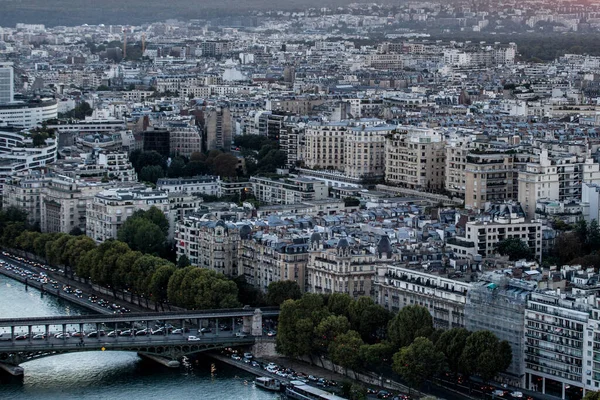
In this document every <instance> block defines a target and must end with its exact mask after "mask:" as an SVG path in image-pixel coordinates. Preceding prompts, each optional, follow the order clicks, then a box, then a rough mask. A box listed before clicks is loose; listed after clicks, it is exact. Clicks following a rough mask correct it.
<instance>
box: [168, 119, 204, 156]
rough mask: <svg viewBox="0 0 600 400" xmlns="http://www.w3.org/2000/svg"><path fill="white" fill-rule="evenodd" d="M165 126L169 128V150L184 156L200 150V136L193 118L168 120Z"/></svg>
mask: <svg viewBox="0 0 600 400" xmlns="http://www.w3.org/2000/svg"><path fill="white" fill-rule="evenodd" d="M166 126H167V129H168V130H169V140H170V141H171V143H170V148H171V152H173V153H175V154H177V155H180V156H184V157H190V156H191V155H192V153H201V152H202V136H201V135H200V131H199V130H198V127H196V126H195V125H194V120H193V119H189V120H188V121H185V120H180V121H168V123H167V124H166Z"/></svg>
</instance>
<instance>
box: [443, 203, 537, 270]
mask: <svg viewBox="0 0 600 400" xmlns="http://www.w3.org/2000/svg"><path fill="white" fill-rule="evenodd" d="M509 238H518V239H521V240H522V241H523V242H525V244H527V246H529V248H530V249H531V250H532V251H533V252H534V254H535V257H536V258H537V259H538V260H539V259H540V257H541V255H542V223H541V222H540V221H530V220H527V219H526V216H525V213H524V212H523V209H522V208H521V206H520V205H519V204H518V203H502V204H492V205H491V206H490V207H489V208H488V209H487V211H486V212H485V214H481V215H480V216H478V218H477V219H476V220H474V221H469V222H467V223H466V226H465V236H464V237H459V236H457V237H453V238H450V239H448V241H447V244H448V247H449V249H451V250H452V251H453V252H455V253H456V254H458V255H461V256H471V257H476V256H477V255H480V256H482V257H490V256H492V255H494V254H495V253H496V248H497V246H498V244H499V243H500V242H501V241H503V240H505V239H509Z"/></svg>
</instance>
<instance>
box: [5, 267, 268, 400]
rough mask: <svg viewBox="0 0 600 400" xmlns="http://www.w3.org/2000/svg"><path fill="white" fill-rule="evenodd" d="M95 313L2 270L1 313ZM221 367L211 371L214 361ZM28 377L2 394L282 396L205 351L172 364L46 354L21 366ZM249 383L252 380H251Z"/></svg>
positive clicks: (256, 399) (122, 356)
mask: <svg viewBox="0 0 600 400" xmlns="http://www.w3.org/2000/svg"><path fill="white" fill-rule="evenodd" d="M81 314H89V312H88V311H87V310H85V309H83V308H80V307H78V306H75V305H73V304H70V303H67V302H65V301H64V300H62V299H57V298H55V297H53V296H50V295H47V294H46V295H42V294H41V293H40V292H39V291H38V290H36V289H33V288H31V287H30V288H28V289H27V290H26V288H25V286H24V285H23V284H21V283H19V282H17V281H14V280H12V279H9V278H6V277H4V276H2V275H0V318H16V317H43V316H52V315H81ZM213 363H214V364H215V367H216V372H215V373H214V374H211V364H213ZM21 366H22V367H23V368H24V369H25V376H24V378H23V380H22V382H15V381H14V380H13V381H12V382H10V383H6V382H5V383H2V384H0V399H1V400H9V399H19V400H21V399H44V400H53V399H57V400H58V399H60V400H62V399H77V400H85V399H94V400H96V399H111V400H114V399H128V400H148V399H161V400H172V399H186V400H188V399H189V400H192V399H193V400H213V399H214V400H217V399H218V400H228V399H232V400H234V399H235V400H246V399H248V400H274V399H278V398H279V395H277V394H273V393H269V392H266V391H263V390H261V389H258V388H255V387H254V385H252V383H251V382H252V380H253V379H254V377H253V376H252V375H249V374H247V373H245V372H244V371H240V370H237V369H235V368H232V367H230V366H228V365H225V364H221V363H218V362H215V361H213V360H211V359H209V358H207V357H202V356H200V357H199V358H198V359H197V360H195V361H192V362H191V363H188V364H187V365H184V366H182V367H181V368H179V369H168V368H165V367H162V366H160V365H158V364H156V363H153V362H151V361H147V360H142V359H140V358H139V357H138V356H137V354H135V353H127V352H84V353H72V354H64V355H58V356H52V357H47V358H42V359H39V360H35V361H30V362H27V363H24V364H22V365H21ZM248 382H250V383H249V384H248Z"/></svg>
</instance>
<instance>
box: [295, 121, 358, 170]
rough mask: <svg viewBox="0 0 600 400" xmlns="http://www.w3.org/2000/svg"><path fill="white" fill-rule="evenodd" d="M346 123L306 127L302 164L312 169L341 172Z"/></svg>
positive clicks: (343, 161) (310, 124) (343, 164)
mask: <svg viewBox="0 0 600 400" xmlns="http://www.w3.org/2000/svg"><path fill="white" fill-rule="evenodd" d="M349 125H350V123H349V122H348V121H342V122H336V123H332V122H330V123H327V124H316V123H309V124H308V125H307V126H306V133H305V136H304V140H305V143H306V144H305V147H304V164H305V165H306V166H307V167H308V168H313V169H334V170H338V171H343V170H344V167H345V165H346V164H345V160H344V138H345V137H346V134H347V132H348V129H349V127H350V126H349Z"/></svg>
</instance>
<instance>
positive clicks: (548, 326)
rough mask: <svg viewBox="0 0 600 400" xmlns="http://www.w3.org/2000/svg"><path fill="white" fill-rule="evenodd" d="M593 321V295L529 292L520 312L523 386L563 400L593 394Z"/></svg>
mask: <svg viewBox="0 0 600 400" xmlns="http://www.w3.org/2000/svg"><path fill="white" fill-rule="evenodd" d="M594 292H595V291H594ZM597 321H598V308H597V304H596V297H595V295H594V294H589V295H585V294H583V295H577V294H573V293H570V294H566V293H561V292H560V290H556V291H550V290H548V291H544V292H534V293H532V294H531V296H530V297H529V299H528V301H527V308H526V310H525V351H524V357H525V382H526V385H527V386H526V387H527V388H528V389H530V390H535V391H538V392H541V393H543V394H549V395H554V396H557V397H559V398H562V399H566V398H572V397H571V396H573V395H576V396H577V397H580V396H583V395H584V394H585V392H586V391H587V390H598V389H599V387H600V363H598V362H597V360H598V359H600V332H599V330H598V325H597Z"/></svg>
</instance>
